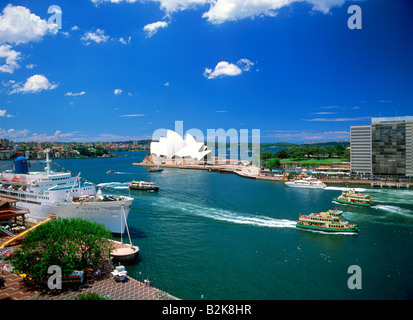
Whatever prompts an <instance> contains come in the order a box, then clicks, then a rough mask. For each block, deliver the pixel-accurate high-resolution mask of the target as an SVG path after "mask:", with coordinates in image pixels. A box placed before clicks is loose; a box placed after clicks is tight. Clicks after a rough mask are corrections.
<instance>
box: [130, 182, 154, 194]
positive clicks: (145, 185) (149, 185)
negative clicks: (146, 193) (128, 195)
mask: <svg viewBox="0 0 413 320" xmlns="http://www.w3.org/2000/svg"><path fill="white" fill-rule="evenodd" d="M129 188H130V189H135V190H153V191H158V190H159V186H157V185H156V184H155V182H148V181H143V180H142V181H131V182H129Z"/></svg>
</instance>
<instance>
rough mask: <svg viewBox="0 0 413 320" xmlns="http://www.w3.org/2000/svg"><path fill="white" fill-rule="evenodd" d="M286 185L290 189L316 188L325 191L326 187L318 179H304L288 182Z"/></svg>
mask: <svg viewBox="0 0 413 320" xmlns="http://www.w3.org/2000/svg"><path fill="white" fill-rule="evenodd" d="M285 184H286V185H287V186H289V187H297V188H314V189H324V188H325V187H326V185H325V184H324V183H323V182H322V181H321V180H318V179H315V178H313V177H307V178H302V179H298V180H294V181H286V182H285Z"/></svg>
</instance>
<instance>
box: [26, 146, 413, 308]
mask: <svg viewBox="0 0 413 320" xmlns="http://www.w3.org/2000/svg"><path fill="white" fill-rule="evenodd" d="M119 155H120V156H119V157H118V158H110V159H82V160H80V159H79V160H78V159H62V160H55V163H57V164H59V166H57V165H56V164H53V165H52V167H53V169H59V170H61V168H62V167H64V168H65V169H67V170H70V171H72V172H73V174H78V173H79V172H81V176H82V177H83V178H85V179H86V180H89V181H92V182H94V183H96V184H100V185H101V186H105V187H108V188H111V189H112V190H116V191H118V192H123V193H127V194H128V193H129V191H128V188H127V183H128V182H129V181H130V180H132V179H139V180H141V179H142V180H149V181H150V180H152V181H155V182H156V183H157V184H158V185H159V186H160V191H159V192H158V193H149V192H142V191H131V196H133V197H134V198H135V201H134V203H133V206H132V209H131V211H130V214H129V218H128V224H129V228H130V231H131V233H132V242H133V244H134V245H138V246H139V247H140V261H139V262H138V263H137V264H136V265H134V266H131V267H128V272H129V274H130V275H131V276H132V277H134V278H136V279H139V272H141V273H142V279H144V278H149V279H150V280H151V282H152V284H153V285H154V286H155V287H157V288H159V289H162V290H165V291H167V292H169V293H170V294H172V295H175V296H177V297H179V298H182V299H200V296H201V295H204V298H205V299H250V300H258V299H412V298H413V276H412V270H413V258H412V252H413V190H412V189H410V190H395V189H391V190H388V189H386V190H384V189H383V190H380V189H366V190H365V193H368V194H370V195H372V196H373V197H374V199H375V201H376V203H377V206H376V207H374V208H357V207H349V206H340V208H341V209H342V210H343V211H344V213H343V215H344V217H345V218H346V219H347V220H349V221H350V222H354V223H357V224H359V228H360V232H359V234H358V235H356V236H351V235H330V234H320V233H315V232H309V231H304V230H297V229H296V228H295V222H296V221H297V220H298V214H299V213H311V212H320V211H324V210H327V209H329V208H334V206H337V205H336V204H333V203H332V202H331V200H332V198H333V197H335V196H338V195H339V194H340V193H341V190H342V189H343V188H344V187H345V186H335V187H328V188H327V189H328V190H310V189H296V188H289V187H286V186H284V184H283V183H281V182H270V181H257V180H253V179H247V178H242V177H239V176H237V175H233V174H219V173H213V172H207V171H197V170H179V169H168V168H165V170H164V171H163V172H158V173H148V172H146V168H144V167H136V166H132V163H133V162H137V161H141V160H142V159H143V157H144V156H145V152H125V153H119ZM36 165H38V166H44V165H40V164H35V165H34V166H36ZM109 169H112V170H115V171H120V172H122V174H119V175H110V174H106V171H107V170H109ZM180 171H182V172H183V173H184V174H181V173H180ZM361 188H364V187H362V186H361ZM351 265H358V266H360V267H361V270H362V289H360V290H350V289H349V288H348V286H347V281H348V278H349V277H350V276H351V274H348V273H347V270H348V267H349V266H351Z"/></svg>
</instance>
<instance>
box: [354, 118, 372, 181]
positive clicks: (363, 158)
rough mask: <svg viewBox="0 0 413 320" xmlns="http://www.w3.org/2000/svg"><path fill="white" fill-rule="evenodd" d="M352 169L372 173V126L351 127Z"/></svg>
mask: <svg viewBox="0 0 413 320" xmlns="http://www.w3.org/2000/svg"><path fill="white" fill-rule="evenodd" d="M350 155H351V156H350V162H351V171H352V172H356V173H359V174H371V172H372V170H371V127H370V126H353V127H351V128H350Z"/></svg>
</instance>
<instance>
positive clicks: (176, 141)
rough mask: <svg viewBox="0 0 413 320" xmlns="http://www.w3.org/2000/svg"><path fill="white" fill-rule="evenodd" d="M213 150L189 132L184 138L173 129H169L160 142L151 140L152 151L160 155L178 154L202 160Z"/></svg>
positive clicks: (171, 155)
mask: <svg viewBox="0 0 413 320" xmlns="http://www.w3.org/2000/svg"><path fill="white" fill-rule="evenodd" d="M211 152H212V151H211V150H208V148H207V147H206V146H205V145H204V143H203V142H198V141H196V140H195V138H194V137H193V136H192V135H190V134H187V135H186V137H185V140H184V139H182V137H181V136H180V135H179V134H177V133H176V132H175V131H172V130H167V133H166V138H165V137H161V138H160V139H159V142H151V153H152V154H154V155H156V156H158V157H161V156H163V157H166V158H172V157H173V156H177V157H181V158H184V157H191V158H193V159H197V160H201V159H203V158H204V157H205V156H206V155H208V154H209V153H211Z"/></svg>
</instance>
